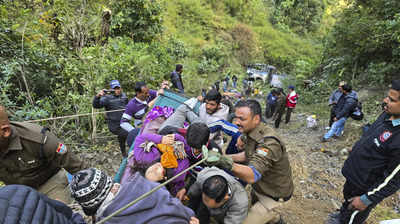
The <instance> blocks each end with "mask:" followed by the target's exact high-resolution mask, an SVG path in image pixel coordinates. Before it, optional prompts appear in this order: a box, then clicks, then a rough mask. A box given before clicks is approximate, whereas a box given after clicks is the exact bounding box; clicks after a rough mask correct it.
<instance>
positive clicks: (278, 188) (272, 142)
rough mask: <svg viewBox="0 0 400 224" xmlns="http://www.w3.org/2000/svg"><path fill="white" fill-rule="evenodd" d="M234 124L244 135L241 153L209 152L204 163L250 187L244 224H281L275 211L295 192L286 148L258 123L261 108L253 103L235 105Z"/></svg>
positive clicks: (249, 101) (240, 102)
mask: <svg viewBox="0 0 400 224" xmlns="http://www.w3.org/2000/svg"><path fill="white" fill-rule="evenodd" d="M235 123H236V124H237V125H238V127H239V131H240V132H242V133H243V135H242V136H243V137H241V138H240V139H241V141H243V143H244V144H243V146H244V152H240V153H237V154H233V155H229V156H228V155H226V156H224V155H221V154H219V153H217V152H215V151H210V152H209V158H208V159H207V163H208V164H209V165H215V166H219V167H221V168H224V169H228V170H231V171H232V172H233V174H234V175H235V176H237V177H239V178H240V179H242V180H244V181H246V182H247V183H250V184H252V207H251V208H250V211H249V214H248V217H247V218H246V219H245V221H244V222H243V223H245V224H265V223H282V222H283V221H282V219H281V217H280V215H279V214H278V213H276V212H275V211H274V208H276V207H278V206H282V205H283V204H284V203H285V202H286V201H288V200H289V199H290V197H291V196H292V194H293V189H294V187H293V180H292V171H291V168H290V164H289V159H288V154H287V152H286V148H285V145H284V144H283V142H282V141H281V140H280V139H279V137H277V135H276V134H275V132H274V131H273V130H272V128H270V127H267V126H266V125H265V124H264V123H262V122H261V106H260V104H259V103H258V102H257V101H255V100H246V101H239V102H238V103H237V104H236V106H235ZM244 164H245V165H244Z"/></svg>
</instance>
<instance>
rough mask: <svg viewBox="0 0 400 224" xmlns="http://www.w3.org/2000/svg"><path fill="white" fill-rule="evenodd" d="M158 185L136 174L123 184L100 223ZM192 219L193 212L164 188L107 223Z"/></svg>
mask: <svg viewBox="0 0 400 224" xmlns="http://www.w3.org/2000/svg"><path fill="white" fill-rule="evenodd" d="M158 185H159V183H156V182H151V181H149V180H147V179H146V178H144V177H143V176H142V175H140V174H139V173H135V174H133V176H131V177H130V178H128V180H126V182H125V183H123V184H122V186H121V189H120V191H119V192H118V194H117V195H116V196H115V198H114V199H113V200H112V202H111V204H110V205H109V206H107V208H106V209H105V210H104V212H103V214H102V216H101V217H98V220H101V219H104V218H105V217H107V216H109V215H111V214H112V213H113V212H115V211H117V210H118V209H120V208H122V207H123V206H125V205H127V204H128V203H130V202H132V201H133V200H135V199H136V198H138V197H140V196H141V195H143V194H145V193H146V192H148V191H150V190H151V189H153V188H155V187H157V186H158ZM193 216H194V213H193V211H192V210H191V209H190V208H188V207H185V206H184V205H183V204H182V203H181V202H180V201H179V200H178V199H177V198H173V197H172V196H171V195H170V193H169V192H168V191H167V190H166V189H165V188H161V189H159V190H157V191H156V192H154V193H152V194H151V195H150V196H148V197H147V198H145V199H143V200H141V201H139V202H138V203H136V204H134V205H133V206H131V207H129V208H127V209H126V210H124V211H122V212H121V213H120V214H118V215H116V216H114V217H112V218H111V219H110V220H108V221H107V222H106V223H107V224H113V223H115V224H116V223H147V224H159V223H166V224H168V223H171V224H172V223H173V224H187V223H189V221H190V218H191V217H193Z"/></svg>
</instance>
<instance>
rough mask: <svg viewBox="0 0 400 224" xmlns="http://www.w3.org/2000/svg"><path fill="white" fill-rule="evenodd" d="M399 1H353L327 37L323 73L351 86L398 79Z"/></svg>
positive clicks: (399, 47)
mask: <svg viewBox="0 0 400 224" xmlns="http://www.w3.org/2000/svg"><path fill="white" fill-rule="evenodd" d="M399 10H400V2H399V1H396V0H389V1H385V0H373V1H362V0H356V1H354V3H353V4H352V5H350V6H349V7H348V8H347V9H346V10H344V12H343V14H342V15H341V17H340V19H339V21H338V22H337V23H336V25H335V26H334V28H333V30H332V32H331V33H330V34H329V36H328V37H327V38H326V41H325V47H324V58H323V62H322V64H323V66H324V68H326V69H324V70H323V74H324V75H325V76H329V75H330V74H335V73H339V71H343V76H344V77H345V78H346V79H348V80H352V81H353V83H369V84H383V83H388V82H390V81H391V79H393V78H395V77H396V76H398V70H399V69H400V64H399V58H400V57H399V56H400V54H399V52H400V45H399V39H400V32H399V30H400V14H399V13H398V12H399Z"/></svg>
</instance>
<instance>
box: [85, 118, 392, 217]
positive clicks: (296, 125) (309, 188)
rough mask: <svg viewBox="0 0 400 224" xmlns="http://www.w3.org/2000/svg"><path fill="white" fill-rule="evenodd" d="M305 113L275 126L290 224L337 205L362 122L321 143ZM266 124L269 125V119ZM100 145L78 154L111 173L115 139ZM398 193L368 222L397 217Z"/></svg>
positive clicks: (351, 123)
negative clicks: (289, 176) (290, 190)
mask: <svg viewBox="0 0 400 224" xmlns="http://www.w3.org/2000/svg"><path fill="white" fill-rule="evenodd" d="M308 115H309V114H305V113H304V114H302V113H299V112H296V113H294V114H293V116H292V120H291V122H290V123H289V124H284V123H282V124H281V127H280V128H279V129H277V132H278V133H279V135H280V136H281V137H282V139H283V140H284V142H285V143H286V146H287V150H288V153H289V156H290V161H291V166H292V170H293V178H294V183H295V192H294V195H293V197H292V199H291V200H290V201H289V202H288V203H287V205H286V206H285V207H284V208H282V209H280V210H281V211H280V212H281V213H282V214H283V217H284V219H285V221H286V222H287V223H289V224H314V223H316V224H319V223H324V221H325V220H326V217H327V215H328V214H329V213H330V212H333V211H335V210H336V209H338V208H339V207H340V205H341V202H342V193H341V191H342V186H343V183H344V178H343V176H342V175H341V168H342V166H343V163H344V161H345V159H346V158H347V155H348V150H350V149H351V147H352V145H353V144H354V142H355V141H356V140H357V139H358V138H359V136H360V134H361V123H360V122H356V121H352V120H350V121H349V122H348V123H347V124H346V128H345V132H344V136H343V137H342V138H340V139H337V140H336V139H332V140H330V141H329V142H326V143H321V141H320V138H321V136H322V135H323V134H324V133H325V129H324V127H325V126H326V122H324V121H319V126H318V127H317V128H316V129H308V128H307V127H306V117H307V116H308ZM267 123H268V124H269V125H272V121H270V120H267ZM100 148H102V150H99V151H91V152H89V153H88V152H85V153H81V154H80V156H81V157H82V158H83V159H84V160H86V161H88V162H89V163H90V164H91V165H92V166H95V167H98V168H102V169H103V170H106V171H107V173H108V174H110V175H114V174H115V173H116V172H117V170H118V167H119V164H120V162H121V159H122V157H121V154H120V152H119V149H118V147H117V142H116V141H115V142H113V143H108V145H106V146H104V147H100ZM399 196H400V195H399V194H395V195H393V196H392V197H390V198H388V199H386V200H385V201H384V202H383V203H381V204H380V205H379V206H378V207H377V208H376V209H375V210H374V211H373V212H372V214H371V215H370V218H369V219H368V223H369V224H371V223H379V221H382V220H384V219H389V218H400V214H399V213H398V212H399V210H398V209H399V206H400V203H399V202H400V200H399Z"/></svg>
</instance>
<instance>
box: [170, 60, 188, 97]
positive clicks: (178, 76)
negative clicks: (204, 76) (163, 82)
mask: <svg viewBox="0 0 400 224" xmlns="http://www.w3.org/2000/svg"><path fill="white" fill-rule="evenodd" d="M182 71H183V66H182V65H181V64H177V65H176V67H175V71H173V72H172V73H171V82H172V85H173V87H174V88H176V89H178V91H179V93H182V94H183V93H185V88H184V87H183V81H182Z"/></svg>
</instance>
